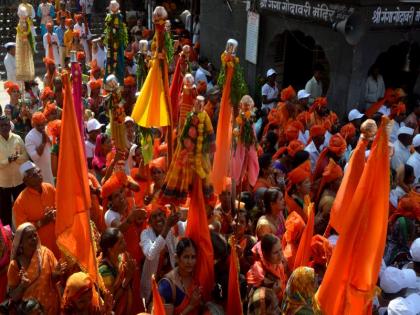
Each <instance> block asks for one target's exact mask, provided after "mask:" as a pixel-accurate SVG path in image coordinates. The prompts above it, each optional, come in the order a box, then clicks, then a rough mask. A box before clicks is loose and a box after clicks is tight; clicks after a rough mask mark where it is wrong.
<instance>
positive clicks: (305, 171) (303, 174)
mask: <svg viewBox="0 0 420 315" xmlns="http://www.w3.org/2000/svg"><path fill="white" fill-rule="evenodd" d="M310 177H311V162H310V161H309V160H306V161H305V162H303V163H302V164H300V165H299V166H298V167H296V168H295V169H293V170H292V171H291V172H289V174H287V178H288V180H289V183H290V184H299V183H301V182H303V181H304V180H305V179H310Z"/></svg>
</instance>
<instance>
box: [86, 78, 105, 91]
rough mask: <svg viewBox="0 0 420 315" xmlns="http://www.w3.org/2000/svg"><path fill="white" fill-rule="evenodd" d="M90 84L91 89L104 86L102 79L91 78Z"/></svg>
mask: <svg viewBox="0 0 420 315" xmlns="http://www.w3.org/2000/svg"><path fill="white" fill-rule="evenodd" d="M88 84H89V87H90V90H91V91H92V90H96V89H100V88H101V86H102V82H101V80H90V81H89V83H88Z"/></svg>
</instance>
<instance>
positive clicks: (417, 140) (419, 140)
mask: <svg viewBox="0 0 420 315" xmlns="http://www.w3.org/2000/svg"><path fill="white" fill-rule="evenodd" d="M413 147H415V148H417V147H420V134H417V135H416V136H415V137H414V138H413Z"/></svg>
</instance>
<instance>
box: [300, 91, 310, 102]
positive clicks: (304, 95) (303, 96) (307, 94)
mask: <svg viewBox="0 0 420 315" xmlns="http://www.w3.org/2000/svg"><path fill="white" fill-rule="evenodd" d="M309 96H311V94H309V93H308V92H306V90H299V92H298V94H297V99H298V100H301V99H302V98H308V97H309Z"/></svg>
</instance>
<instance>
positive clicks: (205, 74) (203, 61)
mask: <svg viewBox="0 0 420 315" xmlns="http://www.w3.org/2000/svg"><path fill="white" fill-rule="evenodd" d="M198 64H199V67H198V69H197V71H196V72H195V78H194V79H195V84H196V85H197V86H198V82H199V81H204V82H206V84H207V91H208V90H210V89H211V88H212V87H213V84H212V82H211V73H210V72H209V71H208V70H207V69H208V66H209V60H208V59H207V58H206V57H200V58H199V59H198Z"/></svg>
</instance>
